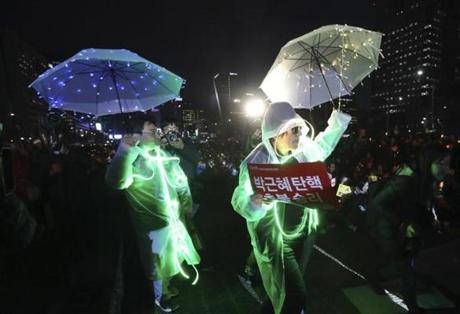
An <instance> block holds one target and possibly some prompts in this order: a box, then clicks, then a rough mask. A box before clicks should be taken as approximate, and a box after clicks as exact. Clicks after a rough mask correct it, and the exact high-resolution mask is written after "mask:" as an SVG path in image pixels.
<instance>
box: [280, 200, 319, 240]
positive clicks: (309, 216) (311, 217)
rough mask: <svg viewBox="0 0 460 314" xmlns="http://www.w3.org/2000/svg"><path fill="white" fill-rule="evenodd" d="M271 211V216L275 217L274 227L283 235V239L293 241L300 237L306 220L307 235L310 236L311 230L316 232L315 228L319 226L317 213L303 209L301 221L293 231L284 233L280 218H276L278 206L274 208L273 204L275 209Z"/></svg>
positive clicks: (309, 209) (313, 210)
mask: <svg viewBox="0 0 460 314" xmlns="http://www.w3.org/2000/svg"><path fill="white" fill-rule="evenodd" d="M273 210H274V213H273V214H274V216H275V222H276V226H277V227H278V230H279V231H280V233H281V234H282V235H283V237H285V238H287V239H294V238H297V237H299V236H300V235H302V231H303V230H304V228H305V224H306V222H307V220H308V226H307V229H308V234H310V233H311V232H312V231H313V230H316V227H317V226H318V224H319V219H318V211H317V210H316V209H311V208H305V209H304V213H303V216H302V220H301V222H300V223H299V224H298V225H297V227H296V228H295V230H294V231H290V232H286V231H285V230H284V228H283V226H282V225H281V221H280V218H279V216H278V206H276V204H275V207H274V209H273Z"/></svg>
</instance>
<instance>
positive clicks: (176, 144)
mask: <svg viewBox="0 0 460 314" xmlns="http://www.w3.org/2000/svg"><path fill="white" fill-rule="evenodd" d="M169 145H171V146H172V147H173V148H175V149H184V142H183V141H182V139H181V138H178V139H177V140H176V141H174V142H170V143H169Z"/></svg>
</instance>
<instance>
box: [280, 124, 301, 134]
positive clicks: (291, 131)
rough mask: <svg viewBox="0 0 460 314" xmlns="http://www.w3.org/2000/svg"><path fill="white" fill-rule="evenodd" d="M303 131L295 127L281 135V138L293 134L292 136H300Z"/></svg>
mask: <svg viewBox="0 0 460 314" xmlns="http://www.w3.org/2000/svg"><path fill="white" fill-rule="evenodd" d="M301 130H302V128H301V127H300V126H296V127H293V128H292V129H289V130H288V131H286V132H283V133H281V134H280V136H284V135H286V134H288V133H291V134H294V135H300V134H301Z"/></svg>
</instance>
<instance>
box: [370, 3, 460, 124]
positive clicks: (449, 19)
mask: <svg viewBox="0 0 460 314" xmlns="http://www.w3.org/2000/svg"><path fill="white" fill-rule="evenodd" d="M375 6H377V8H378V11H379V12H380V19H381V22H380V24H381V26H380V28H381V29H380V30H381V31H382V32H383V33H384V37H383V40H382V52H383V55H384V58H381V59H380V62H379V65H380V68H379V69H378V70H377V71H375V73H374V75H373V84H372V93H371V99H372V105H373V109H374V110H375V111H377V112H378V113H384V114H385V115H379V116H380V117H382V118H385V117H386V121H387V124H388V121H389V120H390V124H391V125H399V126H408V127H409V128H412V127H414V126H415V127H416V126H422V125H421V124H423V123H426V124H428V123H429V124H431V125H433V126H434V125H435V124H437V120H440V119H441V118H442V117H444V116H446V114H445V113H446V112H448V111H449V107H453V102H454V100H455V99H456V95H457V96H458V89H459V87H460V86H459V85H458V84H459V82H460V81H459V76H460V73H457V74H456V71H458V70H459V69H457V70H456V67H458V62H459V59H460V53H459V50H458V48H456V46H458V43H459V42H460V41H459V31H460V29H459V25H460V24H459V19H458V15H457V12H458V11H457V9H458V8H457V4H456V1H452V0H393V1H384V2H380V4H378V2H377V1H376V2H375ZM451 109H452V110H453V109H455V108H451ZM424 118H425V120H424Z"/></svg>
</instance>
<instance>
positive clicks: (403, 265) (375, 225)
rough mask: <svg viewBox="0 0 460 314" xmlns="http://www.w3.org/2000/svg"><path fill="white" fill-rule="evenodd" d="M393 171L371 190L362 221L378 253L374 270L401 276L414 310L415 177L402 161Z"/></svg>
mask: <svg viewBox="0 0 460 314" xmlns="http://www.w3.org/2000/svg"><path fill="white" fill-rule="evenodd" d="M393 173H394V174H393V175H392V176H391V177H389V178H387V179H384V181H382V182H380V183H379V184H378V185H377V186H376V187H373V188H372V189H371V190H370V191H369V194H370V200H369V206H368V211H367V213H366V218H365V224H366V227H367V229H368V232H369V235H370V238H371V241H372V242H373V243H374V245H375V248H376V250H377V252H376V253H377V254H378V257H379V265H376V269H375V271H376V273H374V274H370V275H369V277H370V278H369V279H370V280H371V283H373V284H376V283H377V280H378V279H377V278H378V275H377V272H378V271H387V272H388V271H390V272H391V273H393V274H395V275H396V276H397V277H398V278H399V279H400V280H401V293H402V295H403V300H404V302H405V303H406V305H407V307H408V308H409V310H410V311H411V312H413V313H417V311H418V307H417V302H416V291H415V288H416V286H415V284H416V280H415V268H414V267H415V255H416V253H417V250H418V246H419V241H418V231H417V230H418V228H417V225H418V224H417V209H418V203H417V191H418V190H417V181H416V176H415V174H414V172H413V170H412V169H411V168H410V167H409V166H407V164H405V163H401V164H399V165H397V166H396V167H394V168H393Z"/></svg>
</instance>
